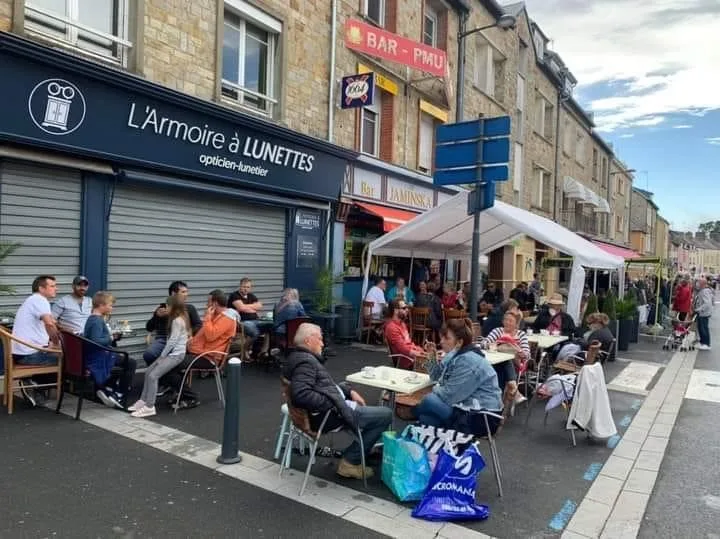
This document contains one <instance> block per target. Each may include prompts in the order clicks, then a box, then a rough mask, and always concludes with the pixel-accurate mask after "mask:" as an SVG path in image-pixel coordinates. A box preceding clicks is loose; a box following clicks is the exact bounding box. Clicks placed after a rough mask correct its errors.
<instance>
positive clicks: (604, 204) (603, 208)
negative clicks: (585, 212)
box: [595, 196, 612, 213]
mask: <svg viewBox="0 0 720 539" xmlns="http://www.w3.org/2000/svg"><path fill="white" fill-rule="evenodd" d="M595 212H596V213H612V212H611V211H610V204H608V201H607V200H605V199H604V198H602V197H600V196H598V207H597V208H595Z"/></svg>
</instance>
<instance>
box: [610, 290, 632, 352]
mask: <svg viewBox="0 0 720 539" xmlns="http://www.w3.org/2000/svg"><path fill="white" fill-rule="evenodd" d="M615 311H616V313H617V320H618V335H617V349H618V350H622V351H625V350H627V349H628V348H629V345H630V338H631V337H632V332H633V324H634V321H635V313H637V305H636V303H635V300H633V299H632V298H624V299H621V300H618V302H617V304H616V306H615Z"/></svg>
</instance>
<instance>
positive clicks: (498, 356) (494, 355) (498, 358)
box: [483, 350, 515, 365]
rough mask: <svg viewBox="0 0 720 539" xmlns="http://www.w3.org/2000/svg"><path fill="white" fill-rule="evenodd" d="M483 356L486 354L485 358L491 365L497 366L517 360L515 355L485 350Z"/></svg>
mask: <svg viewBox="0 0 720 539" xmlns="http://www.w3.org/2000/svg"><path fill="white" fill-rule="evenodd" d="M483 354H485V357H486V358H487V360H488V361H489V362H490V365H497V364H498V363H504V362H505V361H512V360H513V359H514V358H515V355H514V354H508V353H507V352H497V351H494V352H493V351H491V350H483Z"/></svg>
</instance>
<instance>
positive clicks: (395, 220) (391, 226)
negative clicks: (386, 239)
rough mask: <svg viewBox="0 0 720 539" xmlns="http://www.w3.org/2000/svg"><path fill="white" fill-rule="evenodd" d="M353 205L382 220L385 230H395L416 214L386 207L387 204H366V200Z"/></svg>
mask: <svg viewBox="0 0 720 539" xmlns="http://www.w3.org/2000/svg"><path fill="white" fill-rule="evenodd" d="M355 205H356V206H357V207H358V208H361V209H362V210H365V211H366V212H368V213H371V214H372V215H376V216H377V217H380V218H381V219H382V220H383V230H384V231H385V232H390V231H391V230H395V229H396V228H397V227H399V226H400V225H404V224H405V223H407V222H408V221H410V220H412V219H413V218H415V217H416V216H417V215H418V214H417V213H415V212H412V211H405V210H398V209H395V208H388V207H387V206H378V205H377V204H368V203H367V202H355Z"/></svg>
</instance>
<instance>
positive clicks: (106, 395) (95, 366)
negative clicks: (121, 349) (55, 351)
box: [84, 291, 137, 410]
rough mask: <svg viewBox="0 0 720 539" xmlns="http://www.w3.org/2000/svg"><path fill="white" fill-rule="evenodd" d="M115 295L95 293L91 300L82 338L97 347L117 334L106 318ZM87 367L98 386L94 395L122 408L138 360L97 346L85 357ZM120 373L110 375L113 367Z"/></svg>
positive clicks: (106, 404) (110, 340) (114, 338)
mask: <svg viewBox="0 0 720 539" xmlns="http://www.w3.org/2000/svg"><path fill="white" fill-rule="evenodd" d="M114 304H115V298H114V297H113V296H112V294H110V292H105V291H100V292H96V293H95V295H94V296H93V299H92V306H93V308H92V314H91V315H90V317H89V318H88V319H87V322H86V323H85V331H84V337H85V338H86V339H88V340H90V341H93V342H94V343H97V344H99V345H100V346H104V347H106V348H107V347H110V346H112V344H113V342H114V341H116V340H117V337H119V336H118V335H111V334H110V329H109V328H108V325H107V322H106V318H107V316H108V315H110V313H112V310H113V306H114ZM86 361H87V367H88V369H89V370H90V374H91V375H92V377H93V379H94V380H95V385H96V387H97V388H98V389H97V391H96V392H95V394H96V395H97V397H98V399H100V400H101V401H102V403H103V404H104V405H105V406H109V407H110V408H118V409H120V410H124V409H125V408H126V407H127V397H128V395H129V394H130V391H131V390H132V383H133V378H134V377H135V369H136V368H137V362H136V361H135V360H134V359H132V358H131V357H130V356H128V355H127V354H110V353H107V352H104V351H102V350H100V349H96V352H95V353H92V354H90V356H89V357H86ZM115 366H118V367H120V368H121V369H122V374H120V375H119V376H113V374H112V369H113V367H115Z"/></svg>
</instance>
